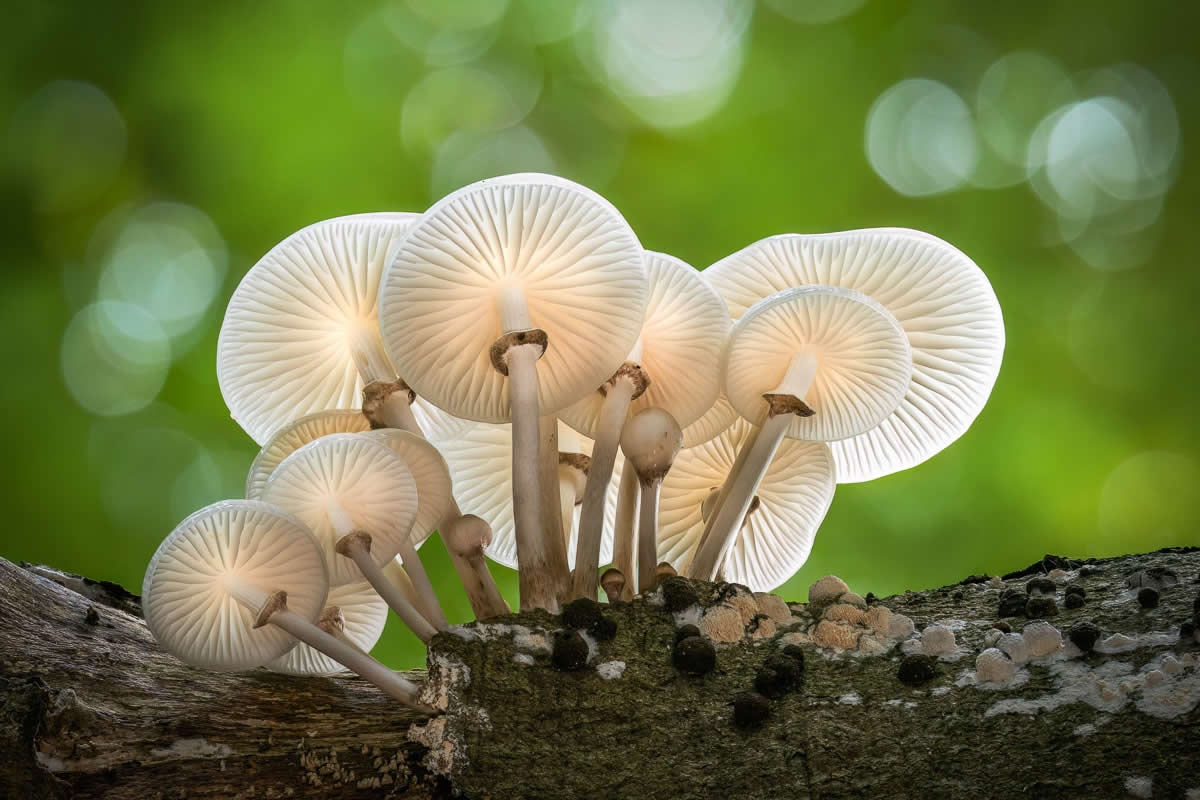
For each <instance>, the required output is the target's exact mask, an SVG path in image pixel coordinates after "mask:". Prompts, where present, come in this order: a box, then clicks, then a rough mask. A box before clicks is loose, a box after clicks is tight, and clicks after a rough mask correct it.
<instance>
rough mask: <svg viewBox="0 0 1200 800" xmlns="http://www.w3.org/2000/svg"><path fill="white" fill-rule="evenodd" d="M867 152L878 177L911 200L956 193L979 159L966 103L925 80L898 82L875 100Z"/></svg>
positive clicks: (940, 86) (938, 85)
mask: <svg viewBox="0 0 1200 800" xmlns="http://www.w3.org/2000/svg"><path fill="white" fill-rule="evenodd" d="M866 149H867V158H868V160H869V161H870V162H871V166H872V167H873V168H874V170H875V172H876V173H877V174H878V175H879V177H881V178H883V180H884V181H886V182H887V184H888V185H889V186H891V187H892V188H893V189H895V190H896V191H897V192H899V193H900V194H904V195H909V196H910V197H922V196H927V195H935V194H942V193H945V192H949V191H953V190H954V189H957V188H959V187H960V186H962V185H963V184H964V183H965V182H966V181H967V179H968V178H970V176H971V173H972V171H973V170H974V169H975V164H976V161H977V160H978V157H979V152H978V144H977V142H976V134H975V124H974V121H973V120H972V117H971V110H970V108H968V107H967V104H966V102H965V101H964V100H963V99H962V98H961V97H960V96H959V95H958V94H957V93H956V92H955V91H954V90H953V89H951V88H950V87H949V86H947V85H945V84H944V83H939V82H938V81H933V80H927V79H924V78H909V79H907V80H903V81H900V82H899V83H897V84H896V85H894V86H892V87H891V88H889V89H888V90H886V91H885V92H884V93H883V94H882V95H880V96H879V98H878V99H877V100H876V101H875V103H874V104H873V105H872V106H871V110H870V112H868V114H867V133H866Z"/></svg>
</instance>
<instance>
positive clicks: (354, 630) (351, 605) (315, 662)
mask: <svg viewBox="0 0 1200 800" xmlns="http://www.w3.org/2000/svg"><path fill="white" fill-rule="evenodd" d="M325 606H326V607H329V606H337V607H338V608H339V609H341V611H342V617H343V620H344V622H345V630H344V632H343V633H344V636H345V638H346V640H347V641H349V642H350V643H351V644H353V645H354V646H355V647H357V648H358V649H359V650H362V651H363V652H368V653H369V652H370V651H371V648H372V647H374V646H375V643H376V642H378V641H379V636H380V635H381V634H382V633H383V626H384V623H386V622H387V612H388V607H387V603H385V602H384V601H383V598H382V597H380V596H379V595H378V594H376V593H375V590H374V589H372V588H371V584H369V583H367V582H366V581H360V582H358V583H348V584H346V585H345V586H335V587H333V588H332V589H330V590H329V597H328V599H326V601H325ZM267 668H268V669H270V670H271V671H273V672H282V673H284V674H287V675H335V674H337V673H339V672H345V671H346V668H345V667H344V666H342V665H341V664H340V663H339V662H337V661H334V660H333V659H332V658H330V657H329V656H327V655H325V654H324V653H322V652H320V651H318V650H314V649H312V648H311V647H309V646H308V645H306V644H305V643H304V642H301V643H300V644H298V645H296V646H295V647H293V648H292V649H291V650H289V651H288V652H287V654H286V655H284V656H283V657H282V658H279V659H276V660H275V661H272V662H271V663H270V664H269V665H267Z"/></svg>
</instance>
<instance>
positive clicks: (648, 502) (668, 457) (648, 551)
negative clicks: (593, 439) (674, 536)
mask: <svg viewBox="0 0 1200 800" xmlns="http://www.w3.org/2000/svg"><path fill="white" fill-rule="evenodd" d="M682 443H683V434H682V432H681V431H680V429H679V423H677V422H676V421H675V418H674V417H672V416H671V415H670V414H669V413H667V412H666V411H664V410H663V409H661V408H657V407H654V408H647V409H645V410H644V411H639V412H638V413H637V414H636V415H635V416H634V417H633V418H632V419H630V420H629V421H628V422H627V423H625V428H624V430H623V431H622V432H621V452H622V453H624V454H625V461H626V464H625V469H630V468H632V469H633V470H634V471H636V472H637V476H638V481H639V483H640V484H641V487H642V492H641V497H640V498H639V499H638V508H639V512H638V547H637V559H638V573H637V574H638V591H639V592H645V591H649V590H651V589H653V588H654V586H655V584H656V583H657V578H656V576H655V568H656V565H657V563H658V495H659V488H660V487H661V486H662V481H663V478H665V477H666V476H667V473H668V472H669V471H670V469H671V464H673V463H674V461H675V456H676V455H678V453H679V446H680V445H681V444H682Z"/></svg>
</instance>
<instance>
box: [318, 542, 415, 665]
mask: <svg viewBox="0 0 1200 800" xmlns="http://www.w3.org/2000/svg"><path fill="white" fill-rule="evenodd" d="M336 550H337V552H338V554H339V555H343V556H346V557H347V558H350V559H351V560H353V561H354V563H355V564H356V565H358V569H359V571H360V572H361V573H362V574H363V577H364V578H366V579H367V581H368V582H369V583H370V584H371V586H372V587H373V588H374V589H375V591H376V592H378V593H379V596H380V597H382V598H383V601H384V602H385V603H387V604H388V607H389V608H391V609H392V611H395V612H396V615H397V616H399V617H400V619H401V620H403V621H404V624H405V625H407V626H408V628H409V630H411V631H412V632H413V633H415V634H416V635H417V638H419V639H420V640H421V641H422V642H425V643H427V644H428V642H429V640H430V639H432V638H433V637H434V635H435V634H436V633H437V629H436V628H434V627H433V626H432V625H430V624H429V620H427V619H425V617H423V616H421V612H419V611H417V609H416V606H414V605H413V604H412V603H410V602H408V598H407V597H405V596H404V593H403V592H401V591H400V590H399V589H398V588H396V587H395V586H393V585H392V583H391V582H390V581H389V580H388V579H387V577H386V576H385V575H384V574H383V569H382V568H381V567H380V566H379V565H378V564H376V563H375V559H374V558H372V557H371V534H369V533H365V532H364V531H352V532H350V533H348V534H346V535H345V536H343V537H342V538H340V539H338V543H337V547H336Z"/></svg>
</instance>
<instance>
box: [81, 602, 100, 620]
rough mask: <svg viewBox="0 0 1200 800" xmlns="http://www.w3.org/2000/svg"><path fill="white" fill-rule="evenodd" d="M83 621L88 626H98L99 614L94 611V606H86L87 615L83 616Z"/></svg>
mask: <svg viewBox="0 0 1200 800" xmlns="http://www.w3.org/2000/svg"><path fill="white" fill-rule="evenodd" d="M83 621H84V622H86V623H87V624H88V625H99V624H100V612H99V611H97V610H96V607H95V606H88V609H87V613H86V614H84V615H83Z"/></svg>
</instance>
